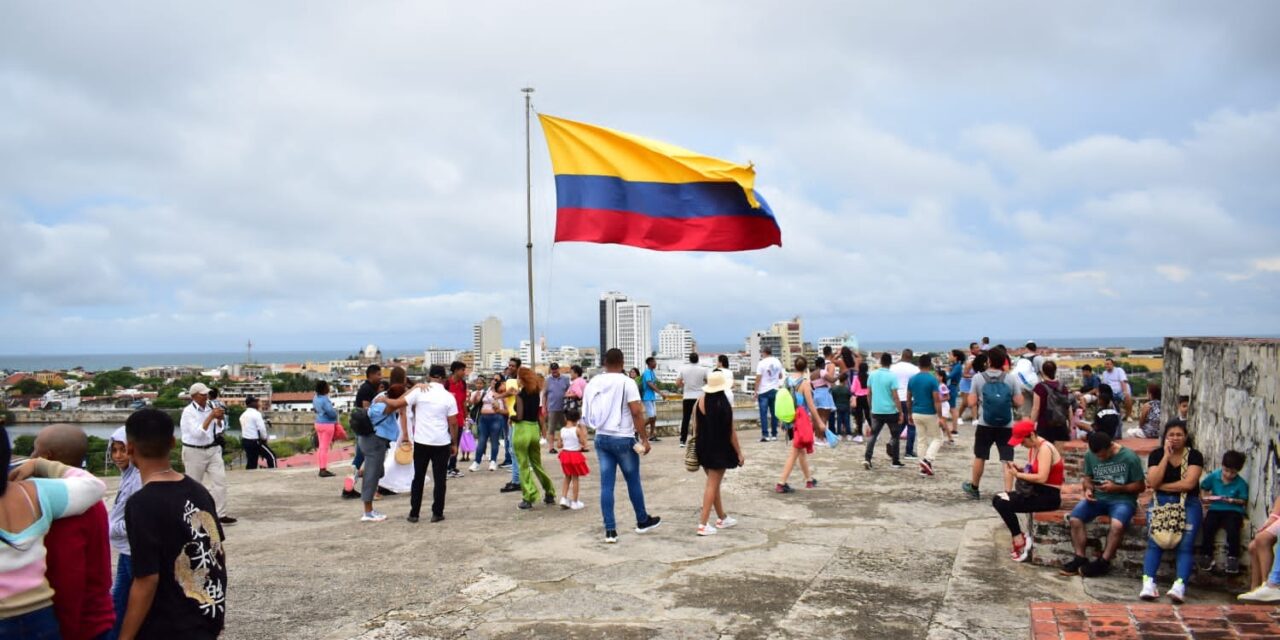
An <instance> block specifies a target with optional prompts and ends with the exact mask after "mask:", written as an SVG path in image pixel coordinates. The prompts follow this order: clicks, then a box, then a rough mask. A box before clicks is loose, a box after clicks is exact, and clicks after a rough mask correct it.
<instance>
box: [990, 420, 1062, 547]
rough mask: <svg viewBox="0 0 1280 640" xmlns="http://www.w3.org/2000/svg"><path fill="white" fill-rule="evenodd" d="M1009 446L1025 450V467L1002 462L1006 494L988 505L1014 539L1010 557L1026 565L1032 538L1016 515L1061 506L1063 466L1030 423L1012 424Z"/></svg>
mask: <svg viewBox="0 0 1280 640" xmlns="http://www.w3.org/2000/svg"><path fill="white" fill-rule="evenodd" d="M1009 444H1010V445H1012V446H1015V447H1016V446H1018V445H1022V446H1024V447H1026V448H1027V453H1028V455H1027V465H1026V466H1025V467H1022V468H1019V467H1018V465H1017V464H1015V463H1013V462H1006V463H1005V468H1004V487H1005V491H1004V492H1002V493H998V494H996V495H995V497H994V498H992V499H991V506H992V507H995V510H996V513H999V514H1000V517H1001V518H1003V519H1004V524H1005V526H1007V527H1009V535H1011V536H1013V551H1012V552H1011V553H1010V557H1012V558H1013V560H1014V561H1015V562H1025V561H1026V560H1027V559H1028V558H1030V557H1031V538H1030V537H1029V536H1027V535H1026V534H1025V533H1024V532H1023V531H1022V527H1021V526H1020V525H1019V523H1018V515H1017V514H1019V513H1034V512H1037V511H1053V510H1054V509H1057V508H1058V507H1059V506H1061V505H1062V482H1063V476H1064V466H1063V463H1062V454H1061V453H1059V452H1058V449H1057V447H1055V446H1053V443H1052V442H1049V441H1048V440H1045V439H1044V438H1041V437H1040V436H1037V435H1036V425H1035V423H1034V422H1032V421H1030V420H1023V421H1021V422H1019V423H1017V424H1015V425H1013V437H1012V438H1010V439H1009Z"/></svg>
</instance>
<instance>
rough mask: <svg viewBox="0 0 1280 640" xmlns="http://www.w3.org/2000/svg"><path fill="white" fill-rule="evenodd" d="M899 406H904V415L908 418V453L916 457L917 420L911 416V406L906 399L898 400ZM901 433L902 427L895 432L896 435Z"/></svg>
mask: <svg viewBox="0 0 1280 640" xmlns="http://www.w3.org/2000/svg"><path fill="white" fill-rule="evenodd" d="M898 406H899V407H902V417H903V418H906V420H907V453H906V455H908V456H911V457H913V458H914V457H915V455H916V423H915V420H913V419H912V418H911V407H908V406H907V401H906V400H902V401H900V402H898ZM901 435H902V429H898V430H897V433H896V434H895V437H896V436H901Z"/></svg>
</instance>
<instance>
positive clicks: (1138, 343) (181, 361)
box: [0, 336, 1164, 371]
mask: <svg viewBox="0 0 1280 640" xmlns="http://www.w3.org/2000/svg"><path fill="white" fill-rule="evenodd" d="M809 340H811V341H812V340H816V337H815V336H810V337H809ZM972 340H973V338H955V339H952V340H937V339H922V340H913V339H904V340H867V341H864V342H860V343H859V346H860V347H861V348H862V349H864V350H872V351H880V350H885V349H888V350H893V351H897V350H899V349H902V348H904V347H910V348H911V349H912V350H914V351H915V352H916V353H923V352H941V351H949V350H951V349H955V348H961V349H963V348H966V347H968V346H969V342H971V341H972ZM1026 340H1027V339H1026V338H1012V339H1011V338H996V337H992V339H991V342H992V344H1006V345H1009V346H1010V347H1015V346H1017V347H1020V346H1022V345H1023V344H1025V343H1026ZM1036 340H1037V341H1038V342H1039V343H1040V345H1042V346H1050V347H1073V348H1081V347H1126V348H1129V349H1153V348H1159V347H1160V346H1161V345H1163V344H1164V338H1160V337H1128V338H1117V337H1099V338H1045V339H1040V338H1038V337H1037V338H1036ZM741 349H742V344H741V343H736V344H735V343H714V344H713V343H706V344H700V345H699V346H698V350H699V351H701V352H704V353H725V352H736V351H739V350H741ZM423 351H425V349H395V348H391V349H383V350H382V353H383V354H385V355H387V356H395V355H406V354H414V355H421V354H422V353H423ZM349 355H352V353H351V352H350V351H346V350H323V349H317V350H314V351H258V352H254V354H253V359H254V361H255V362H277V363H283V362H307V361H308V360H310V361H312V362H328V361H330V360H340V359H344V358H346V357H347V356H349ZM244 360H245V353H244V352H243V351H236V352H220V353H219V352H212V353H197V352H191V353H94V354H51V355H0V370H9V371H40V370H45V369H49V370H54V371H57V370H63V369H74V368H75V367H84V368H85V370H88V371H106V370H110V369H119V368H121V367H134V368H137V367H146V366H153V365H168V366H176V365H192V366H199V367H206V368H211V367H217V366H221V365H224V364H232V363H236V362H244Z"/></svg>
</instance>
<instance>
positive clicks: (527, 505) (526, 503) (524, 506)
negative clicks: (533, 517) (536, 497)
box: [517, 500, 533, 509]
mask: <svg viewBox="0 0 1280 640" xmlns="http://www.w3.org/2000/svg"><path fill="white" fill-rule="evenodd" d="M517 508H520V509H532V508H533V503H532V502H529V501H528V500H521V501H520V504H519V505H517Z"/></svg>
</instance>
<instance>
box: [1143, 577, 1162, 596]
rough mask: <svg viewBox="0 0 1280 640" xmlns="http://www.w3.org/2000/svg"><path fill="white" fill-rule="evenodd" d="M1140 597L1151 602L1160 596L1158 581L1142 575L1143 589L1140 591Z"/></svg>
mask: <svg viewBox="0 0 1280 640" xmlns="http://www.w3.org/2000/svg"><path fill="white" fill-rule="evenodd" d="M1138 597H1139V598H1141V599H1143V600H1146V601H1148V602H1150V601H1151V600H1155V599H1157V598H1159V597H1160V592H1159V591H1156V581H1155V580H1154V579H1153V578H1150V577H1148V576H1142V591H1139V592H1138Z"/></svg>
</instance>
